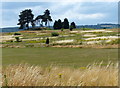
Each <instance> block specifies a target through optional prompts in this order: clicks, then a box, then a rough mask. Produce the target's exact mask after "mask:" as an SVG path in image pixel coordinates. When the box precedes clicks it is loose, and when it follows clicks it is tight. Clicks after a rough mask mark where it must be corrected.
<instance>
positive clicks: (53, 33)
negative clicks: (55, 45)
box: [51, 32, 59, 36]
mask: <svg viewBox="0 0 120 88" xmlns="http://www.w3.org/2000/svg"><path fill="white" fill-rule="evenodd" d="M51 35H52V36H59V33H57V32H52V33H51Z"/></svg>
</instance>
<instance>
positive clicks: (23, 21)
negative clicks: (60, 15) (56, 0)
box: [17, 9, 52, 29]
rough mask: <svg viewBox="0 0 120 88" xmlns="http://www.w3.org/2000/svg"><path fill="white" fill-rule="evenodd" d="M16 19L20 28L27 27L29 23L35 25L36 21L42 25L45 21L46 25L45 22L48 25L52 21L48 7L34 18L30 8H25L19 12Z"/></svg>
mask: <svg viewBox="0 0 120 88" xmlns="http://www.w3.org/2000/svg"><path fill="white" fill-rule="evenodd" d="M18 21H19V23H18V24H17V25H20V27H19V28H20V29H29V25H30V24H31V26H32V27H35V26H36V25H37V24H38V23H39V25H40V26H42V27H43V23H45V26H47V24H48V26H49V23H50V22H51V21H52V19H51V16H50V11H49V10H48V9H47V10H45V12H44V14H43V15H38V16H37V17H36V18H35V19H34V14H33V13H32V10H31V9H26V10H24V11H22V12H20V15H19V20H18Z"/></svg>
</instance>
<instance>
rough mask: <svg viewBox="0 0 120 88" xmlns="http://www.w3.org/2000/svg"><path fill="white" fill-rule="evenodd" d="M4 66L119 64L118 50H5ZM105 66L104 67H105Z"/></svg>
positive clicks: (48, 48) (46, 48)
mask: <svg viewBox="0 0 120 88" xmlns="http://www.w3.org/2000/svg"><path fill="white" fill-rule="evenodd" d="M2 51H3V65H8V64H20V63H29V64H34V65H43V66H46V65H51V64H53V65H58V66H59V65H60V66H61V65H62V66H71V67H80V66H86V65H88V64H92V63H94V62H99V63H100V62H101V61H103V62H104V64H107V63H108V62H109V61H112V62H117V60H118V49H92V48H53V47H44V48H3V49H2ZM104 64H103V65H104Z"/></svg>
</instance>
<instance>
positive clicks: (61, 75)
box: [2, 63, 118, 88]
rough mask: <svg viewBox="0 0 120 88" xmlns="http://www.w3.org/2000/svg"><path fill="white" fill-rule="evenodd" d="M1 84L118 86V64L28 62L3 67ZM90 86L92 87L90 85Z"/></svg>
mask: <svg viewBox="0 0 120 88" xmlns="http://www.w3.org/2000/svg"><path fill="white" fill-rule="evenodd" d="M2 74H3V75H4V76H3V77H2V79H3V82H2V85H3V86H7V87H8V86H118V64H112V63H108V64H107V66H105V67H103V66H101V64H99V66H98V65H96V64H91V66H87V67H81V68H77V69H72V68H61V67H55V66H50V67H47V68H44V67H40V66H33V65H32V66H31V65H28V64H19V65H9V66H7V67H6V68H4V69H3V71H2ZM91 88H92V87H91Z"/></svg>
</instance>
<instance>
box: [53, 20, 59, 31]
mask: <svg viewBox="0 0 120 88" xmlns="http://www.w3.org/2000/svg"><path fill="white" fill-rule="evenodd" d="M53 28H54V29H58V21H56V20H55V22H54V25H53Z"/></svg>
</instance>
